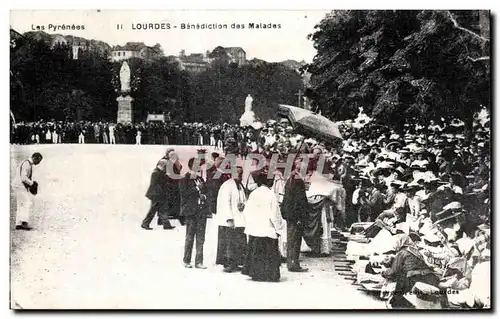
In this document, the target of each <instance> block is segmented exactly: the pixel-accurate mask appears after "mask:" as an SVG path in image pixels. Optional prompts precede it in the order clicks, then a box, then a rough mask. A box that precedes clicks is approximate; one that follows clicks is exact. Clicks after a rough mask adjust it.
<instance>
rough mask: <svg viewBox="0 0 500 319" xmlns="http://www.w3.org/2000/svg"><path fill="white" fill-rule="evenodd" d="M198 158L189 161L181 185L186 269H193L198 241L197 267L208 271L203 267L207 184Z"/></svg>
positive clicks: (181, 213) (181, 212)
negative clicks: (193, 255) (184, 224)
mask: <svg viewBox="0 0 500 319" xmlns="http://www.w3.org/2000/svg"><path fill="white" fill-rule="evenodd" d="M196 161H197V159H196V158H194V157H193V158H190V159H189V161H188V168H189V171H188V172H187V173H186V174H185V175H184V178H183V179H181V180H180V183H179V193H180V204H181V206H180V208H181V211H180V215H181V216H182V217H184V218H185V223H186V239H185V243H184V258H183V261H184V267H186V268H192V266H191V256H192V252H193V244H194V241H195V239H196V256H195V267H196V268H198V269H206V268H207V267H205V266H204V265H203V245H204V243H205V229H206V226H207V215H208V207H207V201H206V200H207V196H206V184H205V181H204V180H203V178H201V176H200V173H201V165H200V164H199V163H196Z"/></svg>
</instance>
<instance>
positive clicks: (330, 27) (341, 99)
mask: <svg viewBox="0 0 500 319" xmlns="http://www.w3.org/2000/svg"><path fill="white" fill-rule="evenodd" d="M316 28H317V30H316V32H315V33H314V34H312V35H311V36H310V37H311V39H312V40H313V41H314V44H315V47H316V49H317V50H318V53H317V55H316V57H315V58H314V60H313V63H311V64H310V65H309V66H308V71H309V72H310V73H311V74H312V76H311V81H312V87H311V88H310V90H308V92H307V94H308V96H309V97H311V98H312V99H313V101H314V104H313V105H314V107H316V108H317V109H319V110H321V111H322V113H323V114H325V115H327V116H330V117H333V118H335V119H339V120H343V119H348V118H352V117H354V116H355V115H356V114H357V112H358V108H359V107H363V108H364V110H366V111H367V112H368V114H369V115H372V116H373V117H375V118H376V119H378V120H380V121H383V122H384V123H388V124H391V123H392V124H399V125H400V126H402V125H404V123H406V122H413V123H417V122H420V123H422V124H425V123H429V121H430V120H434V121H436V122H440V121H441V119H444V120H445V121H447V122H448V121H449V120H451V119H452V118H458V119H460V120H463V121H464V122H465V124H466V126H468V127H470V126H471V125H472V117H473V114H474V113H475V112H477V111H478V110H479V109H480V108H481V107H483V106H484V107H487V108H488V109H489V107H490V73H489V72H490V71H489V13H488V12H480V11H451V12H450V11H393V10H387V11H383V10H370V11H367V10H360V11H333V12H332V13H331V14H330V15H328V16H327V17H326V18H325V19H323V20H322V21H321V22H320V23H319V24H318V25H317V27H316Z"/></svg>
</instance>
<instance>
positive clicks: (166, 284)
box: [11, 145, 384, 309]
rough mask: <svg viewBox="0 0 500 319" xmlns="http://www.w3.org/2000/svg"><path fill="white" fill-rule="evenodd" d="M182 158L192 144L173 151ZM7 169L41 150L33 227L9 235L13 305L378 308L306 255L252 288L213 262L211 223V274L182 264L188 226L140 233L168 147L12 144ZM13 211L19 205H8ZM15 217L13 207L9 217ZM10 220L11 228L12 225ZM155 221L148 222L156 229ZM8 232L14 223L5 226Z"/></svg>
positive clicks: (323, 262)
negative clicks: (292, 268) (301, 269)
mask: <svg viewBox="0 0 500 319" xmlns="http://www.w3.org/2000/svg"><path fill="white" fill-rule="evenodd" d="M177 148H178V149H179V153H180V155H181V158H183V159H187V158H188V157H189V156H192V155H194V154H195V151H196V148H194V147H177ZM11 149H12V153H11V159H12V164H11V167H12V168H15V167H16V165H17V163H18V162H19V161H20V160H22V159H23V158H25V157H27V156H29V155H30V154H31V153H32V152H33V151H35V150H36V151H40V152H42V154H43V155H44V161H43V162H42V164H41V165H40V166H39V167H37V171H36V172H35V176H34V178H35V179H36V180H38V181H39V182H40V186H41V187H40V194H39V195H38V196H37V199H36V202H35V214H34V216H33V219H32V224H33V226H34V227H35V230H33V231H30V232H21V231H15V230H13V231H12V232H11V234H12V235H11V243H12V254H11V295H12V302H13V305H14V302H15V303H17V304H18V305H19V306H21V307H23V308H25V309H29V308H43V309H47V308H51V309H54V308H56V309H67V308H80V309H99V308H122V309H123V308H125V309H130V308H135V309H193V308H205V309H220V308H224V309H228V308H229V309H231V308H275V309H279V308H282V309H311V308H328V309H360V308H362V309H370V308H371V309H379V308H384V304H383V302H381V301H378V300H375V299H374V298H372V297H370V296H367V295H365V294H364V293H362V292H360V291H357V290H356V289H355V288H354V287H353V286H351V285H349V284H347V283H346V282H345V281H344V280H343V279H342V278H341V277H340V276H338V275H337V274H336V273H335V271H334V269H333V263H332V261H331V259H329V258H323V259H309V258H304V261H303V262H302V263H303V265H305V266H306V267H309V268H310V272H309V273H305V274H297V273H289V272H287V271H286V267H283V266H282V269H281V274H282V278H283V279H282V282H280V283H256V282H252V281H251V280H249V279H248V278H247V277H246V276H242V275H241V274H239V273H235V274H226V273H223V272H222V271H221V269H220V267H219V266H215V265H214V259H215V247H216V237H217V234H216V225H215V223H213V221H212V220H209V224H208V227H207V240H206V243H205V264H206V265H207V266H208V269H207V270H197V269H185V268H184V267H183V266H182V251H183V243H184V228H183V227H181V226H180V225H178V224H175V225H176V226H177V228H176V229H175V230H173V231H164V230H162V229H160V228H155V229H154V230H153V231H146V230H143V229H141V228H140V227H139V225H140V222H141V220H142V218H143V217H144V215H145V213H146V211H147V209H148V205H149V202H148V201H147V199H146V198H145V197H144V193H145V191H146V188H147V186H148V183H149V178H150V172H151V170H152V168H154V165H155V164H156V161H157V160H158V158H160V157H161V156H162V155H163V152H164V150H165V149H166V147H164V146H133V145H130V146H128V145H116V146H107V145H41V146H13V147H12V148H11ZM13 208H15V206H13ZM12 214H13V211H12V209H11V215H12ZM12 223H13V221H12V218H11V226H13V224H12ZM152 225H154V224H152ZM11 228H13V227H11Z"/></svg>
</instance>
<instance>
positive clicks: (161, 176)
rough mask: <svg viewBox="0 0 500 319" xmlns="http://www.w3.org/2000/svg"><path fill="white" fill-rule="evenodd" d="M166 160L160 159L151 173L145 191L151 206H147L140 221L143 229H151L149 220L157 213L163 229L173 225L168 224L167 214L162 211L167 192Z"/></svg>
mask: <svg viewBox="0 0 500 319" xmlns="http://www.w3.org/2000/svg"><path fill="white" fill-rule="evenodd" d="M166 171H167V160H165V159H161V160H160V161H159V162H158V164H157V165H156V168H155V169H154V170H153V172H152V173H151V181H150V183H149V187H148V190H147V192H146V197H147V198H148V199H149V200H150V201H151V207H150V208H149V211H148V213H147V214H146V217H144V220H143V221H142V223H141V227H142V228H143V229H147V230H151V229H152V228H151V227H150V224H151V221H152V220H153V218H154V217H155V215H156V214H158V220H159V223H158V224H159V225H163V229H166V230H168V229H173V228H175V226H172V225H171V224H170V221H169V220H168V216H166V214H165V213H164V212H163V210H164V209H165V204H166V201H167V199H168V194H167V191H168V190H167V183H168V181H167V176H166V174H165V173H166Z"/></svg>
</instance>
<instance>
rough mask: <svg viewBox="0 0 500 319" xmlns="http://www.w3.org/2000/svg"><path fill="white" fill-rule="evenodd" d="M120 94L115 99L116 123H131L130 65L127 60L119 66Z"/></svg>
mask: <svg viewBox="0 0 500 319" xmlns="http://www.w3.org/2000/svg"><path fill="white" fill-rule="evenodd" d="M120 84H121V88H120V93H121V94H120V96H118V98H117V99H116V101H117V102H118V114H117V120H116V122H117V123H131V122H132V101H133V99H132V98H131V97H130V95H129V92H130V67H129V66H128V63H127V61H124V62H123V63H122V67H121V68H120Z"/></svg>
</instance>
